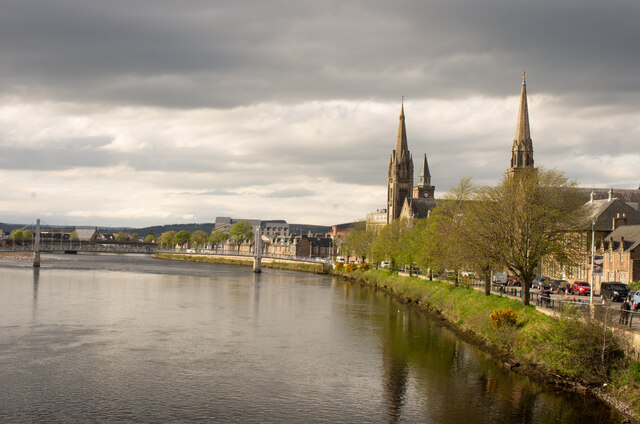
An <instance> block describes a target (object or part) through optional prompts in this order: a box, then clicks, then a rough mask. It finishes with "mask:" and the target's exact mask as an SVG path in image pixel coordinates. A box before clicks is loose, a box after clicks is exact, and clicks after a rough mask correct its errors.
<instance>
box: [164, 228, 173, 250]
mask: <svg viewBox="0 0 640 424" xmlns="http://www.w3.org/2000/svg"><path fill="white" fill-rule="evenodd" d="M175 238H176V232H175V231H166V232H164V233H162V234H161V235H160V246H161V247H164V248H169V249H172V248H173V247H174V246H175V245H176V241H175Z"/></svg>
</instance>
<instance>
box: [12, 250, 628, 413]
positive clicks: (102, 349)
mask: <svg viewBox="0 0 640 424" xmlns="http://www.w3.org/2000/svg"><path fill="white" fill-rule="evenodd" d="M621 419H622V417H621V416H620V415H618V414H617V413H616V412H615V411H612V410H611V409H610V408H608V407H607V406H606V405H604V404H603V403H601V402H599V401H597V400H596V399H594V398H592V397H590V396H582V395H577V394H568V393H564V392H558V391H554V390H553V389H551V388H549V387H545V386H543V385H539V384H535V383H532V382H530V381H528V380H527V379H526V378H524V377H522V376H519V375H517V374H514V373H512V372H509V371H506V370H505V369H504V368H502V367H501V366H499V364H498V363H497V362H496V361H494V360H492V358H491V357H490V356H488V355H487V354H485V353H483V352H482V351H480V350H478V349H476V348H474V347H473V346H470V345H469V344H467V343H465V342H463V341H461V340H459V339H457V338H456V336H455V335H454V334H453V333H451V332H450V331H448V330H447V329H445V328H443V327H441V326H440V325H439V324H438V323H437V322H435V321H433V320H432V319H431V318H429V317H428V316H425V315H424V314H422V313H420V312H418V311H415V310H414V309H412V308H411V307H409V306H406V305H403V304H399V303H397V302H396V301H395V300H393V299H392V298H390V297H388V296H385V295H384V294H381V293H378V292H375V291H373V290H371V289H368V288H366V287H361V286H359V285H354V284H350V283H348V282H345V281H343V280H341V279H338V278H334V277H330V276H320V275H311V274H303V273H295V272H288V271H276V270H270V269H266V270H264V272H263V273H262V274H254V273H252V272H251V270H250V268H244V267H234V266H224V265H208V264H191V263H180V262H166V261H161V260H156V259H153V258H150V257H146V256H135V255H130V256H127V255H43V262H42V267H41V269H40V270H33V269H32V268H30V263H29V262H27V261H14V260H6V259H5V260H0V422H3V423H5V422H9V423H32V422H47V423H49V422H59V423H69V422H105V423H116V422H158V423H160V422H161V423H167V422H176V423H178V422H179V423H184V422H237V423H265V422H287V423H314V422H323V423H326V422H345V423H365V422H366V423H380V422H392V423H395V422H426V423H452V424H453V423H608V422H620V421H621Z"/></svg>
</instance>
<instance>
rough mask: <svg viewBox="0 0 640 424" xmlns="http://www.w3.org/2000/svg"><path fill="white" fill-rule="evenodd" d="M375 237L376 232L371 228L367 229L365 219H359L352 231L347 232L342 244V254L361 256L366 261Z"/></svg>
mask: <svg viewBox="0 0 640 424" xmlns="http://www.w3.org/2000/svg"><path fill="white" fill-rule="evenodd" d="M375 237H376V234H375V232H374V231H373V230H371V229H369V230H367V225H366V223H365V222H364V221H358V222H356V223H355V224H354V226H353V228H352V229H351V231H349V232H348V233H347V235H346V236H345V238H344V240H343V242H342V244H341V245H340V254H341V255H343V256H345V257H350V256H352V255H353V256H356V257H357V258H361V259H362V261H363V262H364V260H365V259H366V258H368V257H369V254H370V252H371V246H372V244H373V240H374V239H375Z"/></svg>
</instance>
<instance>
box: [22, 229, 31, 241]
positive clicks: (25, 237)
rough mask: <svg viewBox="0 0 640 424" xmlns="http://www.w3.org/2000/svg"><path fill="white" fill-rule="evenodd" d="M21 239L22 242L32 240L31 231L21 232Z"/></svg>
mask: <svg viewBox="0 0 640 424" xmlns="http://www.w3.org/2000/svg"><path fill="white" fill-rule="evenodd" d="M22 239H23V240H33V233H32V232H31V230H29V229H27V230H24V231H22Z"/></svg>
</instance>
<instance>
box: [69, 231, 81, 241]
mask: <svg viewBox="0 0 640 424" xmlns="http://www.w3.org/2000/svg"><path fill="white" fill-rule="evenodd" d="M69 238H70V239H71V240H78V239H79V238H78V231H76V230H73V231H71V233H70V234H69Z"/></svg>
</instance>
